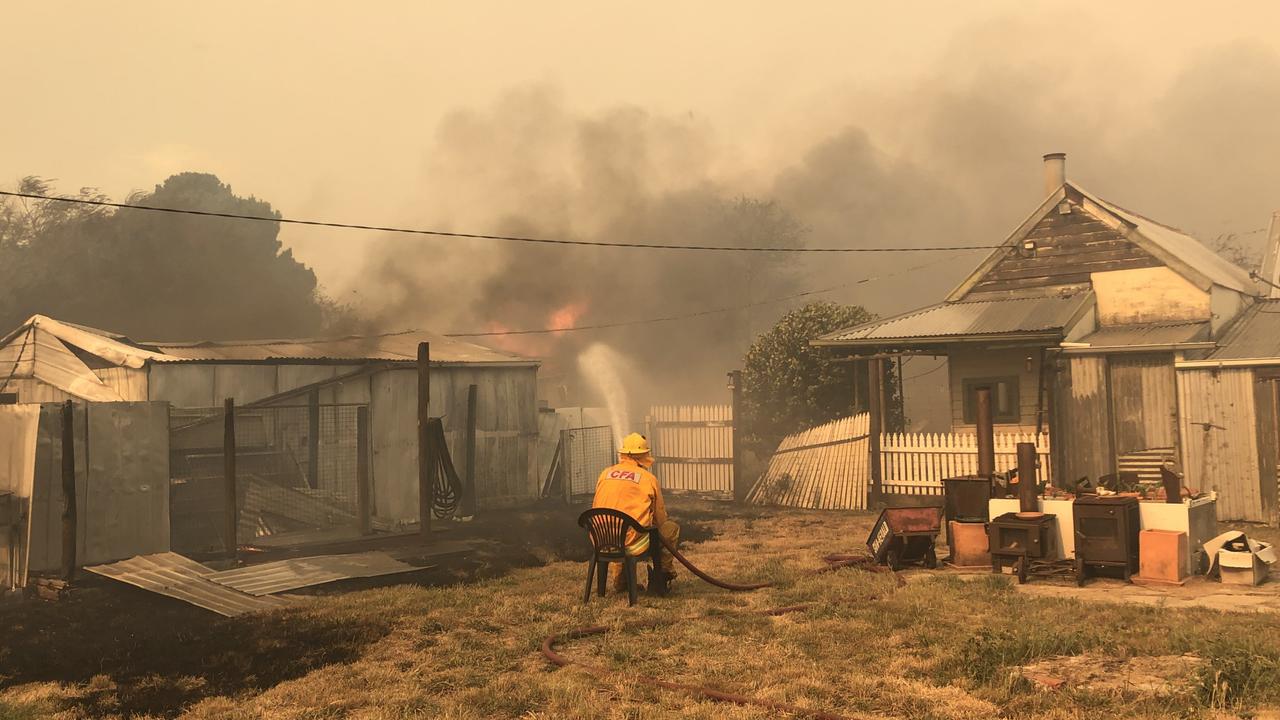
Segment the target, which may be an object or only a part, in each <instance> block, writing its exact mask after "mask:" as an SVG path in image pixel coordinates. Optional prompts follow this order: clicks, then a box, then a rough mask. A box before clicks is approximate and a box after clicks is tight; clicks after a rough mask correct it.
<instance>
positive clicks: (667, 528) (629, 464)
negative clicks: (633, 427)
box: [591, 433, 680, 593]
mask: <svg viewBox="0 0 1280 720" xmlns="http://www.w3.org/2000/svg"><path fill="white" fill-rule="evenodd" d="M651 467H653V456H652V455H650V454H649V441H648V440H646V439H645V437H644V436H643V435H641V434H640V433H631V434H630V435H628V436H626V437H625V438H623V439H622V449H621V450H620V451H619V453H618V464H617V465H613V466H611V467H607V468H605V469H604V472H601V473H600V479H599V480H598V481H596V496H595V500H593V501H592V503H591V506H592V507H595V508H611V509H613V510H621V511H622V512H624V513H626V514H628V515H630V516H631V517H633V518H635V519H636V520H637V521H638V522H639V523H640V524H641V525H643V526H645V527H656V528H658V533H659V534H660V535H662V537H663V538H665V539H666V540H667V541H668V542H670V543H671V545H672V546H673V547H674V546H675V545H676V543H677V542H678V541H679V540H680V526H679V525H677V524H675V523H674V522H672V521H671V520H670V519H669V518H668V517H667V508H666V505H665V504H664V503H663V502H662V487H661V486H660V485H659V484H658V478H657V477H655V476H654V474H653V473H651V472H649V468H651ZM647 552H649V533H637V532H635V531H634V530H632V531H629V533H628V536H627V554H629V555H634V556H640V555H644V554H645V553H647ZM658 557H659V567H657V568H654V572H653V575H652V580H651V583H650V584H651V587H650V588H649V589H650V590H651V591H656V592H659V593H665V592H666V590H667V589H668V587H669V586H670V584H671V581H672V580H674V579H675V576H676V575H675V569H674V562H673V560H674V559H673V558H672V557H671V553H670V552H667V551H666V550H665V549H663V550H660V551H659V556H658ZM609 582H610V585H611V586H612V587H613V589H614V591H615V592H620V591H623V590H625V589H626V581H625V579H624V578H623V577H622V563H611V564H610V565H609ZM655 582H656V583H657V587H653V586H652V585H653V583H655Z"/></svg>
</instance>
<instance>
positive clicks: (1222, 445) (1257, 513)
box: [1178, 368, 1268, 522]
mask: <svg viewBox="0 0 1280 720" xmlns="http://www.w3.org/2000/svg"><path fill="white" fill-rule="evenodd" d="M1253 384H1254V379H1253V371H1252V370H1250V369H1248V368H1222V369H1194V370H1179V371H1178V399H1179V401H1180V403H1181V415H1180V417H1179V420H1180V428H1179V429H1180V430H1181V434H1182V440H1183V443H1182V457H1183V468H1184V470H1185V472H1186V481H1185V482H1186V485H1187V486H1188V487H1192V488H1196V489H1199V490H1216V491H1217V493H1218V519H1219V520H1244V521H1248V522H1266V521H1267V519H1268V518H1267V515H1266V513H1265V512H1264V511H1263V503H1262V491H1261V488H1260V484H1259V481H1258V480H1259V470H1258V433H1257V416H1256V414H1255V406H1254V399H1253V394H1254V388H1253Z"/></svg>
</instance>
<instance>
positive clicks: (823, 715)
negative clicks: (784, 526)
mask: <svg viewBox="0 0 1280 720" xmlns="http://www.w3.org/2000/svg"><path fill="white" fill-rule="evenodd" d="M656 534H657V533H655V535H656ZM659 538H660V539H661V540H662V546H663V547H664V548H666V549H667V552H670V553H671V556H672V557H674V558H675V559H676V560H678V561H680V564H681V565H684V566H685V567H686V568H688V569H689V572H691V573H693V574H694V575H696V576H697V577H698V578H699V579H701V580H703V581H705V582H707V583H710V584H712V585H715V586H716V587H719V588H723V589H725V590H731V591H734V592H745V591H750V590H759V589H761V588H766V587H773V586H774V583H772V582H762V583H745V584H744V583H731V582H726V581H724V580H719V579H717V578H715V577H712V576H711V575H708V574H707V573H705V572H703V571H702V570H701V569H699V568H698V566H696V565H694V564H693V563H692V562H690V561H689V559H688V558H686V557H685V556H684V555H683V554H682V553H681V552H680V551H679V550H677V549H676V548H675V546H674V545H672V544H671V543H670V542H669V541H668V540H667V539H666V538H664V537H661V536H659ZM823 560H824V561H825V562H826V565H824V566H823V567H820V568H816V569H814V570H811V571H809V572H810V573H811V574H814V575H820V574H822V573H828V572H832V571H834V570H839V569H840V568H845V567H860V568H862V569H865V570H871V571H875V572H891V573H893V576H894V579H895V580H897V587H902V586H903V585H906V581H905V580H903V579H902V576H901V575H898V574H897V573H896V572H893V571H892V570H890V569H888V568H885V567H883V566H880V565H877V564H875V563H874V561H873V559H872V558H871V557H870V556H867V555H843V554H831V555H827V556H826V557H824V558H823ZM877 599H879V598H878V597H877V596H871V597H869V598H867V600H877ZM813 605H814V603H802V604H799V605H786V606H783V607H776V608H769V609H766V610H757V611H754V612H751V613H748V614H751V615H765V616H769V617H776V616H778V615H786V614H788V613H793V612H800V611H803V610H808V609H809V608H811V607H813ZM673 622H674V620H665V621H654V622H643V623H628V624H626V625H624V626H622V628H621V629H623V630H648V629H652V628H656V627H661V626H664V625H670V624H672V623H673ZM612 630H613V628H610V627H607V626H604V625H595V626H591V627H583V628H575V629H573V630H569V631H567V632H563V633H553V634H551V635H548V636H547V637H546V638H544V639H543V641H542V655H543V657H545V658H546V659H547V660H548V661H550V662H551V663H553V664H554V665H556V666H557V667H565V666H566V665H575V664H576V665H578V667H581V668H583V669H584V670H586V671H588V672H590V673H591V674H593V675H597V676H600V675H607V674H609V671H608V670H606V669H605V668H601V667H598V666H595V665H588V664H586V663H581V662H578V663H575V662H574V661H573V660H570V659H569V658H567V657H565V656H564V655H561V654H560V653H558V652H556V645H557V644H558V643H561V642H564V641H567V640H575V639H578V638H584V637H591V636H593V635H603V634H605V633H608V632H611V631H612ZM635 680H636V681H638V682H640V683H643V684H645V685H649V686H651V687H656V688H661V689H663V690H678V691H682V692H687V693H690V694H692V695H696V696H699V697H703V698H706V699H708V700H714V701H717V702H726V703H732V704H734V705H751V706H755V707H761V708H765V709H767V710H772V711H774V712H785V713H791V714H793V715H801V716H805V717H811V718H816V720H851V719H850V718H849V717H847V716H845V715H837V714H835V713H829V712H826V711H823V710H814V709H812V708H803V707H799V706H796V705H789V704H787V703H779V702H774V701H772V700H761V699H759V698H751V697H747V696H745V695H735V694H733V693H726V692H722V691H720V690H716V689H713V688H709V687H705V686H702V685H690V684H687V683H677V682H671V681H669V680H663V679H661V678H655V677H650V676H647V675H640V676H636V678H635Z"/></svg>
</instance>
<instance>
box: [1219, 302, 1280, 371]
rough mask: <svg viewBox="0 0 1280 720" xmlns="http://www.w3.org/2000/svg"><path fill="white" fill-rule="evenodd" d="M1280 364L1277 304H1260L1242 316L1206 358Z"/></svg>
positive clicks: (1279, 303)
mask: <svg viewBox="0 0 1280 720" xmlns="http://www.w3.org/2000/svg"><path fill="white" fill-rule="evenodd" d="M1254 359H1258V360H1263V359H1268V360H1273V361H1276V362H1280V300H1260V301H1258V302H1256V303H1254V304H1253V305H1252V306H1251V307H1249V308H1248V309H1247V310H1245V311H1244V313H1242V314H1241V316H1240V319H1238V320H1236V321H1235V322H1234V323H1233V324H1232V325H1231V328H1230V329H1229V330H1227V332H1226V334H1224V335H1223V336H1222V338H1221V339H1220V340H1219V341H1218V349H1217V350H1215V351H1214V352H1213V353H1211V354H1210V355H1209V357H1207V358H1205V360H1206V361H1220V360H1254Z"/></svg>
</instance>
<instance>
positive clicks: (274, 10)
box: [0, 0, 1280, 407]
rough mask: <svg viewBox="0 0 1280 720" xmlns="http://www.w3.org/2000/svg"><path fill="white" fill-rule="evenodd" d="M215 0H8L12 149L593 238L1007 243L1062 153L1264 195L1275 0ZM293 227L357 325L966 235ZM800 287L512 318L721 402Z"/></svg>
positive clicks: (1264, 215) (433, 320)
mask: <svg viewBox="0 0 1280 720" xmlns="http://www.w3.org/2000/svg"><path fill="white" fill-rule="evenodd" d="M233 4H234V3H232V2H230V1H229V2H228V3H227V4H220V5H219V6H217V7H216V8H215V7H208V8H202V9H200V10H199V11H196V10H187V9H185V8H178V7H174V6H166V5H165V4H162V3H142V2H140V3H136V4H129V5H128V6H120V7H114V6H113V7H111V8H106V7H103V8H100V9H99V8H94V9H82V10H81V12H79V13H76V14H74V15H68V14H65V13H58V12H56V11H55V10H52V9H47V10H46V9H44V8H42V7H41V6H38V5H29V6H24V7H22V8H15V9H14V10H15V12H14V13H11V14H10V17H9V19H10V21H11V22H9V23H6V26H7V27H9V28H19V29H21V32H18V33H14V34H12V36H10V37H6V38H5V40H6V41H5V42H4V43H0V57H3V58H5V59H6V61H7V62H8V64H9V65H10V66H13V67H15V68H18V69H19V70H21V69H22V68H33V67H39V69H40V72H21V71H18V72H15V73H13V74H12V75H11V77H10V80H9V88H10V96H11V97H13V98H18V99H22V100H23V102H22V103H21V104H20V105H19V106H18V110H16V111H15V112H12V113H6V114H4V116H3V117H0V131H2V132H0V158H4V160H3V162H4V163H5V167H6V168H8V170H7V172H6V173H5V177H9V178H17V177H21V176H23V175H27V174H37V175H42V176H44V177H50V178H56V179H58V180H59V181H60V182H59V185H60V186H62V187H78V186H80V185H88V186H96V187H100V188H102V189H103V190H104V191H106V192H108V193H109V194H111V195H112V196H115V197H123V196H125V195H127V193H128V191H129V190H132V189H140V188H141V189H145V188H149V187H151V186H153V185H154V184H155V183H157V182H160V181H162V180H163V178H164V177H165V176H167V175H168V174H171V173H174V172H179V171H186V170H192V171H207V172H213V173H216V174H217V175H218V176H219V177H220V178H221V179H222V180H223V181H224V182H227V183H230V184H231V185H233V186H234V187H236V188H237V189H238V190H239V191H242V192H247V193H251V194H253V195H255V196H257V197H260V198H262V199H264V200H267V201H269V202H271V203H272V205H273V206H274V207H276V208H277V209H279V210H280V211H281V212H282V213H284V214H285V215H287V216H295V217H314V218H317V219H325V220H336V221H351V222H368V223H374V224H395V225H406V226H414V227H432V228H441V229H452V230H459V231H471V232H487V233H513V234H537V235H547V236H557V237H559V236H563V237H573V238H584V239H592V240H600V241H605V242H688V243H698V244H716V243H720V244H760V243H764V242H772V241H773V239H774V238H781V241H782V242H794V243H803V244H808V245H842V246H851V247H854V246H872V245H893V246H916V247H920V246H944V247H945V246H954V245H963V244H995V243H998V242H1000V241H1001V240H1003V239H1004V238H1005V236H1006V235H1007V234H1008V233H1009V232H1010V231H1011V230H1012V229H1013V228H1014V227H1016V226H1017V225H1018V224H1019V222H1021V220H1023V219H1024V218H1025V217H1026V215H1027V214H1028V213H1030V212H1031V210H1032V209H1034V207H1035V206H1036V205H1037V204H1038V203H1039V201H1040V200H1041V198H1042V196H1043V185H1042V177H1041V167H1040V157H1041V155H1043V154H1044V153H1047V152H1059V151H1060V152H1066V153H1067V154H1068V163H1067V165H1068V167H1067V172H1068V175H1069V177H1070V178H1071V179H1072V180H1074V181H1076V182H1079V183H1080V184H1082V185H1083V186H1085V187H1087V188H1089V189H1090V190H1092V191H1094V192H1096V193H1098V194H1100V195H1102V196H1103V197H1106V198H1108V199H1110V200H1112V201H1115V202H1117V203H1119V204H1121V205H1124V206H1126V207H1129V208H1132V209H1134V210H1137V211H1139V212H1141V213H1143V214H1145V215H1148V216H1150V217H1153V218H1156V219H1158V220H1160V221H1162V222H1165V223H1167V224H1171V225H1175V226H1178V227H1181V228H1183V229H1186V230H1188V231H1190V232H1192V233H1194V234H1196V235H1197V236H1199V237H1201V238H1202V239H1206V240H1208V239H1212V238H1215V237H1217V236H1220V235H1224V234H1229V233H1236V234H1238V235H1240V238H1241V241H1242V242H1244V243H1249V244H1251V245H1252V246H1253V247H1254V248H1255V249H1256V248H1257V247H1258V246H1260V244H1261V241H1262V239H1263V234H1262V233H1258V232H1256V230H1258V229H1259V228H1262V227H1265V226H1266V224H1267V222H1268V219H1269V216H1270V213H1271V212H1272V211H1273V210H1275V209H1277V207H1278V206H1280V172H1277V171H1276V170H1275V169H1274V167H1275V163H1274V161H1273V158H1275V157H1276V156H1277V153H1278V152H1280V133H1276V132H1275V131H1274V129H1273V127H1274V121H1273V118H1275V117H1277V112H1278V111H1280V55H1278V52H1280V50H1278V48H1280V43H1277V42H1276V41H1275V40H1274V38H1273V37H1272V35H1273V33H1271V32H1270V28H1272V27H1274V26H1275V20H1276V19H1277V18H1276V14H1277V12H1280V11H1278V10H1277V9H1276V8H1275V7H1274V6H1271V5H1265V4H1261V3H1257V4H1248V3H1240V4H1235V5H1233V6H1232V11H1230V12H1228V11H1223V10H1218V9H1207V8H1204V7H1200V6H1187V7H1186V8H1183V7H1181V6H1178V5H1176V4H1169V3H1156V2H1148V3H1142V2H1134V3H1125V4H1119V5H1117V4H1107V5H1092V4H1089V3H1080V4H1078V5H1077V6H1073V7H1072V8H1071V10H1070V11H1064V10H1062V9H1060V8H1058V7H1056V6H1054V7H1049V6H1045V8H1044V9H1041V8H1038V7H1037V8H1033V7H1030V6H1029V5H1028V4H1026V3H1019V2H1013V1H1012V0H1010V1H1009V2H998V1H997V2H992V3H984V4H981V6H974V5H958V4H952V5H936V4H931V5H925V6H907V7H901V6H889V5H884V6H868V5H865V4H831V6H830V7H826V8H817V7H811V8H809V9H808V10H807V11H805V12H801V11H798V10H796V9H794V8H790V7H787V6H782V5H776V4H763V3H761V4H755V5H751V4H750V3H747V4H744V3H727V2H726V3H722V4H716V3H712V2H708V3H699V4H697V5H685V4H681V5H678V6H676V5H672V6H662V7H657V6H655V7H654V8H653V9H652V12H635V13H623V12H622V11H620V10H618V11H603V10H600V11H598V12H582V11H581V8H580V7H578V6H574V5H573V4H572V3H562V4H538V5H536V6H533V5H531V6H503V7H496V6H495V7H492V8H484V7H477V6H476V5H475V4H457V5H456V6H455V5H452V4H449V3H439V4H437V3H430V4H418V3H408V2H405V3H396V2H389V3H387V4H386V5H385V7H383V8H382V9H381V10H380V12H378V13H370V12H368V11H367V10H365V9H362V8H357V7H355V6H342V5H338V4H326V3H306V4H288V3H280V4H273V5H270V6H258V5H254V6H249V5H247V4H246V5H245V8H250V7H252V8H253V12H252V13H248V14H249V15H252V17H253V22H251V23H246V22H244V17H245V16H246V13H237V12H232V11H228V10H227V9H226V8H229V7H232V5H233ZM575 7H578V9H575ZM677 9H678V12H676V10H677ZM597 10H598V9H597ZM196 12H198V13H199V17H198V18H193V17H187V16H185V15H184V14H187V13H196ZM180 15H181V16H182V17H179V16H180ZM193 20H198V21H193ZM153 26H155V27H161V26H163V27H168V28H175V29H176V30H173V31H169V32H156V31H155V30H154V27H153ZM104 30H108V31H106V32H104ZM121 48H128V51H127V52H125V51H122V50H121ZM85 68H91V75H92V81H91V82H85V81H84V77H85V75H84V72H83V71H84V69H85ZM159 87H163V88H165V91H164V92H158V91H157V88H159ZM281 237H282V239H283V240H284V241H285V243H286V244H287V245H289V246H291V247H292V248H293V249H294V251H295V255H296V256H297V257H299V258H300V259H302V260H303V261H304V262H306V263H308V264H309V265H311V266H312V267H314V268H315V269H316V272H317V275H318V277H319V280H320V283H321V285H322V286H323V288H324V289H325V290H326V291H327V292H329V293H330V294H332V295H333V296H334V297H335V298H336V299H338V300H339V301H340V302H345V303H350V304H351V305H353V306H354V307H355V308H356V309H357V310H358V311H359V312H360V313H361V315H362V316H363V317H364V318H365V321H366V324H367V325H368V326H369V327H370V328H376V329H402V328H411V327H420V328H430V329H432V330H436V331H484V330H490V329H496V328H497V327H505V328H529V327H544V326H547V325H549V324H555V323H560V322H562V321H566V320H569V321H571V322H573V323H576V324H597V323H610V322H617V321H627V320H633V319H644V318H654V317H661V316H664V315H672V314H684V313H689V312H696V311H700V310H707V309H712V308H716V307H729V306H739V305H744V304H748V303H752V302H759V301H760V300H761V299H768V298H771V297H777V296H781V295H789V294H794V293H798V292H803V291H806V290H810V289H815V288H826V287H831V286H836V285H844V286H845V287H842V288H840V289H838V290H836V291H833V292H830V293H826V294H823V295H820V296H818V297H820V298H821V299H829V300H833V301H837V302H844V303H852V304H860V305H864V306H866V307H867V308H868V309H870V310H872V311H873V312H877V313H880V314H889V313H895V312H900V311H904V310H908V309H910V308H913V307H917V306H920V305H924V304H927V303H931V302H935V301H937V300H938V299H940V298H941V297H943V296H944V295H945V294H946V292H947V291H948V290H949V289H950V288H951V286H952V285H953V284H954V283H956V282H958V281H959V280H960V279H961V277H962V276H963V275H964V274H965V272H967V271H968V270H969V269H970V268H971V267H972V266H973V265H974V264H976V263H977V262H978V261H979V260H980V257H981V253H974V252H967V253H956V254H952V253H936V254H921V255H918V256H917V255H849V256H821V257H819V258H817V259H815V258H812V257H801V258H794V259H791V260H783V259H778V258H774V259H766V258H757V259H755V260H753V261H749V260H747V259H746V258H743V257H741V256H736V255H721V254H715V255H711V254H708V255H698V254H685V253H669V252H653V251H628V250H591V249H568V250H565V249H560V250H553V249H548V248H536V247H529V248H525V247H518V246H510V245H504V244H501V243H490V242H480V241H475V242H472V241H466V242H454V241H443V240H440V241H437V240H411V239H407V238H403V237H396V238H393V237H386V236H379V235H376V234H363V233H348V232H340V231H324V230H313V229H304V228H294V227H290V228H284V229H283V230H282V233H281ZM922 264H927V265H926V266H925V267H923V268H919V269H912V268H915V267H916V266H918V265H922ZM863 278H877V279H875V280H873V281H871V282H866V283H857V282H856V281H858V280H860V279H863ZM802 301H803V300H794V301H790V302H784V303H776V304H770V305H766V306H761V307H756V308H754V309H752V310H751V311H750V312H746V311H735V312H730V313H720V314H714V315H707V316H705V317H702V318H697V319H693V320H683V321H679V322H670V323H656V324H652V325H643V326H634V327H631V328H627V329H617V330H609V331H602V332H591V333H581V334H572V333H570V334H564V335H560V336H553V337H529V338H525V339H524V340H521V341H518V342H513V343H512V344H511V345H510V346H511V347H512V348H513V349H519V350H521V351H525V352H530V353H532V354H537V355H540V356H543V357H546V358H548V364H547V366H546V368H544V374H545V375H546V376H547V377H548V378H552V377H554V376H556V375H557V374H559V375H560V376H561V377H563V378H564V379H565V382H566V383H568V382H572V381H574V380H575V379H574V378H573V377H571V376H572V375H573V374H574V372H573V366H574V356H575V355H576V354H577V353H580V352H581V351H582V350H583V349H584V348H585V347H587V346H588V345H589V344H590V343H592V342H596V341H600V342H605V343H608V344H609V346H610V347H613V348H614V349H615V350H617V351H618V352H621V353H623V354H625V355H626V356H627V357H628V358H629V360H635V362H634V363H632V362H629V363H628V366H629V367H630V368H631V371H630V372H629V374H628V376H627V381H628V382H629V383H633V384H634V387H635V388H636V391H635V394H636V395H638V396H640V397H639V399H637V400H635V401H634V402H633V404H634V405H637V406H641V407H642V406H643V405H644V404H646V403H647V402H661V401H682V400H683V401H694V400H722V399H723V397H724V389H723V388H724V383H723V380H724V377H723V372H724V371H726V370H728V369H731V368H733V367H736V366H737V365H738V363H739V362H740V358H741V355H742V352H743V350H744V349H745V346H746V344H747V342H748V341H749V339H750V337H751V336H752V335H753V334H754V333H758V332H760V331H761V330H763V329H764V328H766V327H768V325H769V324H770V323H771V322H772V321H773V320H775V319H776V317H777V316H778V315H779V314H780V313H781V312H783V311H785V310H786V309H788V308H790V307H794V306H795V305H797V304H798V303H799V302H802Z"/></svg>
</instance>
